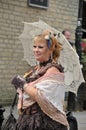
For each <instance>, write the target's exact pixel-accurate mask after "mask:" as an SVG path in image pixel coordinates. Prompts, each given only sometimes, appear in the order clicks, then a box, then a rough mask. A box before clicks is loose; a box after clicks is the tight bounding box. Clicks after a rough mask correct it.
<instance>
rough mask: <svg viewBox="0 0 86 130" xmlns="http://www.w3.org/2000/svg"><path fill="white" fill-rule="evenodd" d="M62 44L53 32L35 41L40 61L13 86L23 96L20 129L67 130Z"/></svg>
mask: <svg viewBox="0 0 86 130" xmlns="http://www.w3.org/2000/svg"><path fill="white" fill-rule="evenodd" d="M61 49H62V47H61V45H60V44H59V42H58V41H57V39H56V37H55V36H54V35H53V33H52V32H50V31H49V30H46V31H44V32H43V33H42V34H40V35H38V36H36V37H35V38H34V46H33V52H34V56H35V59H36V60H37V61H38V62H39V64H38V66H36V67H34V69H33V70H32V71H30V72H29V73H28V75H27V74H26V75H27V76H26V75H25V76H24V77H26V78H22V77H20V76H16V77H14V78H13V80H12V84H13V85H14V86H15V88H16V89H17V92H18V93H19V100H18V110H19V113H20V115H19V118H18V120H17V123H16V130H67V128H68V122H67V119H66V115H65V113H64V111H63V102H64V74H63V72H62V69H61V68H60V67H59V66H58V64H57V60H58V57H59V55H60V50H61Z"/></svg>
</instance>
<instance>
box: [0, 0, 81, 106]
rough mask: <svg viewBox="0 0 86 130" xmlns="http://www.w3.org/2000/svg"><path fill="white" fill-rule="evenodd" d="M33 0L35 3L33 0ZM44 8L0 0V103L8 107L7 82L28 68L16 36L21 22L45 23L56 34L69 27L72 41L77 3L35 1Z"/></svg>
mask: <svg viewBox="0 0 86 130" xmlns="http://www.w3.org/2000/svg"><path fill="white" fill-rule="evenodd" d="M34 1H36V0H34ZM38 2H39V3H41V4H42V2H48V7H47V8H41V7H34V6H31V5H29V0H0V104H9V103H10V101H11V100H12V98H13V97H14V94H15V90H14V89H13V88H12V85H11V83H10V81H11V79H12V78H13V77H14V75H16V74H20V75H21V74H24V72H26V71H27V70H28V69H29V65H28V64H27V62H25V61H24V60H23V55H24V53H23V47H22V44H21V42H20V41H19V39H18V37H19V35H20V34H21V33H22V31H23V23H22V21H25V22H36V21H38V20H39V19H41V20H43V21H45V22H46V23H48V24H49V25H51V26H52V27H54V28H56V29H58V30H59V31H62V30H64V29H65V28H68V29H69V30H71V33H72V37H71V38H72V40H73V41H74V40H75V30H76V26H77V18H78V6H79V0H46V1H45V0H44V1H43V0H38Z"/></svg>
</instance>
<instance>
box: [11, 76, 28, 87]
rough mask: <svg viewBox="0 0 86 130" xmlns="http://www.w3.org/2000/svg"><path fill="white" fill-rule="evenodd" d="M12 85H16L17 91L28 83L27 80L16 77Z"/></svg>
mask: <svg viewBox="0 0 86 130" xmlns="http://www.w3.org/2000/svg"><path fill="white" fill-rule="evenodd" d="M11 83H12V84H13V85H14V87H15V88H16V89H18V88H21V89H23V86H24V84H25V83H26V80H25V79H24V78H23V77H21V76H19V75H18V76H15V77H14V78H13V79H12V81H11Z"/></svg>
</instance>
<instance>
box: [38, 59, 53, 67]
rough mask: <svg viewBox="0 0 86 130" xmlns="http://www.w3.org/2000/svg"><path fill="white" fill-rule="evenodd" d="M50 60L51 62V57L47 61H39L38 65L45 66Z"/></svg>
mask: <svg viewBox="0 0 86 130" xmlns="http://www.w3.org/2000/svg"><path fill="white" fill-rule="evenodd" d="M51 62H52V59H49V60H48V61H44V62H40V63H39V65H40V67H42V66H46V65H47V64H48V63H51Z"/></svg>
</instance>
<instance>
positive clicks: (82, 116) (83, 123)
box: [4, 106, 86, 130]
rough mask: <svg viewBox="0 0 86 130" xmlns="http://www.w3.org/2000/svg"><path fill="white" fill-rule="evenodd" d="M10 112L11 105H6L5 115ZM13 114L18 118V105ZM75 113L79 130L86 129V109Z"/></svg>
mask: <svg viewBox="0 0 86 130" xmlns="http://www.w3.org/2000/svg"><path fill="white" fill-rule="evenodd" d="M9 113H10V107H9V106H8V107H5V112H4V117H5V118H6V117H7V116H8V115H9ZM13 114H14V116H15V117H16V118H17V117H18V112H17V109H16V106H15V107H14V110H13ZM73 115H74V116H75V117H76V119H77V122H78V130H86V111H82V112H73Z"/></svg>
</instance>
